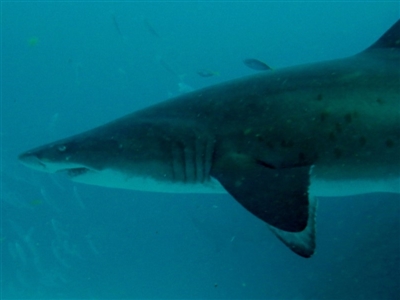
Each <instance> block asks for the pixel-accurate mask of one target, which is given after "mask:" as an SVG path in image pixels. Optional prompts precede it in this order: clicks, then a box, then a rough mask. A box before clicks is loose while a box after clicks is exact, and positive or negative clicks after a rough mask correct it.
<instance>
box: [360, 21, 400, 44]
mask: <svg viewBox="0 0 400 300" xmlns="http://www.w3.org/2000/svg"><path fill="white" fill-rule="evenodd" d="M379 48H380V49H383V48H387V49H390V48H396V49H400V20H397V22H396V23H394V24H393V26H392V27H390V28H389V29H388V30H387V31H386V32H385V33H384V34H383V35H382V36H381V37H380V38H379V39H378V40H377V41H376V42H375V43H373V44H372V45H371V46H369V47H368V48H367V49H365V51H368V50H371V49H379Z"/></svg>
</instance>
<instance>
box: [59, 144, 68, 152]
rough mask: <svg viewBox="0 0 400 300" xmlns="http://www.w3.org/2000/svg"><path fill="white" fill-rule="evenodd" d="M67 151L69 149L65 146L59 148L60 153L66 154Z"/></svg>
mask: <svg viewBox="0 0 400 300" xmlns="http://www.w3.org/2000/svg"><path fill="white" fill-rule="evenodd" d="M65 150H67V147H65V145H61V146H58V151H60V152H64V151H65Z"/></svg>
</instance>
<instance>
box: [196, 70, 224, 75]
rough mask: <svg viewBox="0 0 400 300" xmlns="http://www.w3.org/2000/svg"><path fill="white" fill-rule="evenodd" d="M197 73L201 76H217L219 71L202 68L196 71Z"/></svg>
mask: <svg viewBox="0 0 400 300" xmlns="http://www.w3.org/2000/svg"><path fill="white" fill-rule="evenodd" d="M197 75H199V76H201V77H212V76H218V75H219V72H215V71H211V70H205V69H203V70H199V71H197Z"/></svg>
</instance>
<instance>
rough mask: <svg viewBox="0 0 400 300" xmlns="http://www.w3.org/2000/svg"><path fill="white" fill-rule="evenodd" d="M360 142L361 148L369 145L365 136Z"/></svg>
mask: <svg viewBox="0 0 400 300" xmlns="http://www.w3.org/2000/svg"><path fill="white" fill-rule="evenodd" d="M359 142H360V145H361V146H365V144H366V143H367V139H366V138H365V136H362V137H360V139H359Z"/></svg>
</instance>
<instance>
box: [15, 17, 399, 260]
mask: <svg viewBox="0 0 400 300" xmlns="http://www.w3.org/2000/svg"><path fill="white" fill-rule="evenodd" d="M20 159H21V160H22V161H23V162H24V163H25V164H27V165H29V166H31V167H33V168H36V169H39V170H42V171H47V172H60V171H63V172H64V171H65V172H67V173H68V174H69V175H70V176H71V177H72V178H73V179H74V180H76V181H81V182H85V183H90V184H97V185H102V186H109V187H120V188H129V189H138V190H150V191H165V192H203V191H206V192H220V191H227V192H228V193H230V194H231V195H232V196H233V197H234V198H235V199H236V200H237V201H238V202H239V203H241V204H242V205H243V206H244V207H245V208H247V209H248V210H249V211H250V212H252V213H253V214H254V215H256V216H257V217H259V218H260V219H262V220H264V221H265V222H267V223H268V224H269V225H271V229H272V231H273V232H274V233H275V234H276V235H277V236H278V237H279V238H280V239H281V240H282V241H283V242H284V243H285V244H286V245H288V246H289V247H290V248H291V249H292V250H293V251H295V252H296V253H298V254H300V255H302V256H305V257H309V256H311V255H312V253H313V252H314V248H315V241H314V239H315V230H314V222H315V221H314V217H315V209H316V201H315V199H314V198H315V196H333V195H349V194H356V193H367V192H376V191H383V192H396V193H400V21H398V22H396V24H395V25H393V26H392V28H390V29H389V30H388V31H387V32H386V33H385V34H384V35H383V36H382V37H381V38H380V39H379V40H378V41H377V42H376V43H375V44H373V45H372V46H371V47H369V48H368V49H366V50H365V51H363V52H361V53H359V54H357V55H355V56H352V57H349V58H345V59H339V60H333V61H328V62H322V63H316V64H309V65H304V66H297V67H291V68H286V69H282V70H276V71H273V72H263V73H259V74H257V75H255V76H250V77H245V78H242V79H238V80H234V81H230V82H227V83H223V84H219V85H216V86H212V87H209V88H205V89H202V90H198V91H194V92H191V93H188V94H185V95H182V96H180V97H177V98H174V99H171V100H168V101H165V102H162V103H160V104H157V105H154V106H152V107H149V108H146V109H143V110H141V111H138V112H134V113H132V114H130V115H127V116H125V117H123V118H120V119H117V120H115V121H113V122H111V123H108V124H106V125H103V126H100V127H98V128H95V129H93V130H91V131H88V132H85V133H82V134H80V135H76V136H73V137H71V138H68V139H64V140H61V141H57V142H55V143H51V144H49V145H45V146H42V147H40V148H36V149H33V150H31V151H28V152H26V153H24V154H22V155H21V156H20ZM337 187H344V189H337Z"/></svg>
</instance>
